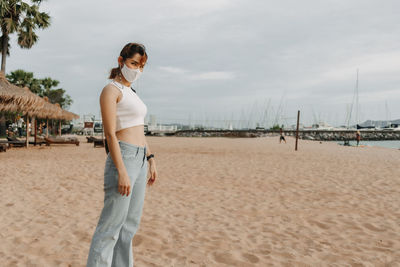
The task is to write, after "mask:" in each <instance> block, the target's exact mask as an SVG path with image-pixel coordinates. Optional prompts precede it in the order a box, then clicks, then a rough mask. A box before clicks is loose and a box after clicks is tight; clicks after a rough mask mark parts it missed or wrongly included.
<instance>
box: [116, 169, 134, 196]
mask: <svg viewBox="0 0 400 267" xmlns="http://www.w3.org/2000/svg"><path fill="white" fill-rule="evenodd" d="M118 192H119V193H120V194H121V195H122V196H124V195H125V194H126V196H129V193H130V192H131V182H130V179H129V176H128V173H126V172H125V173H122V174H119V175H118Z"/></svg>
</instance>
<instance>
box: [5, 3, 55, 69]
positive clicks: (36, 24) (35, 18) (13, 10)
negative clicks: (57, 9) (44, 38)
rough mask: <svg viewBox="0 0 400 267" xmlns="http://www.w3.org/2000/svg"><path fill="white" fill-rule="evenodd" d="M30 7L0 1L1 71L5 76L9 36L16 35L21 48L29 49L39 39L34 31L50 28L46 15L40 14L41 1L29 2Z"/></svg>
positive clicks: (47, 15)
mask: <svg viewBox="0 0 400 267" xmlns="http://www.w3.org/2000/svg"><path fill="white" fill-rule="evenodd" d="M30 2H32V5H29V4H28V3H25V2H23V1H21V0H0V27H1V31H2V36H1V37H0V51H1V53H2V58H1V71H2V72H3V74H5V70H6V57H7V55H10V37H9V36H10V34H13V33H17V34H18V44H19V46H20V47H21V48H31V47H32V46H33V45H34V44H35V43H36V42H37V41H38V39H39V37H38V36H37V35H36V33H35V32H34V30H36V28H42V29H44V28H47V27H48V26H50V16H49V14H48V13H45V12H40V11H39V6H40V4H41V2H42V0H31V1H30Z"/></svg>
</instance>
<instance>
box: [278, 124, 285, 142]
mask: <svg viewBox="0 0 400 267" xmlns="http://www.w3.org/2000/svg"><path fill="white" fill-rule="evenodd" d="M279 133H280V136H279V144H280V143H281V141H282V140H283V141H285V144H286V139H285V136H283V130H282V128H279Z"/></svg>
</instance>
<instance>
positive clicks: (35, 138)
mask: <svg viewBox="0 0 400 267" xmlns="http://www.w3.org/2000/svg"><path fill="white" fill-rule="evenodd" d="M34 119H35V126H34V127H35V142H34V143H35V146H36V135H37V129H36V128H37V118H36V117H34Z"/></svg>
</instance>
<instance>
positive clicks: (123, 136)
mask: <svg viewBox="0 0 400 267" xmlns="http://www.w3.org/2000/svg"><path fill="white" fill-rule="evenodd" d="M115 135H116V136H117V139H118V140H121V141H124V142H127V143H129V144H132V145H137V146H141V147H144V146H146V139H145V135H144V125H137V126H132V127H129V128H125V129H122V130H119V131H118V132H116V133H115Z"/></svg>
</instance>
